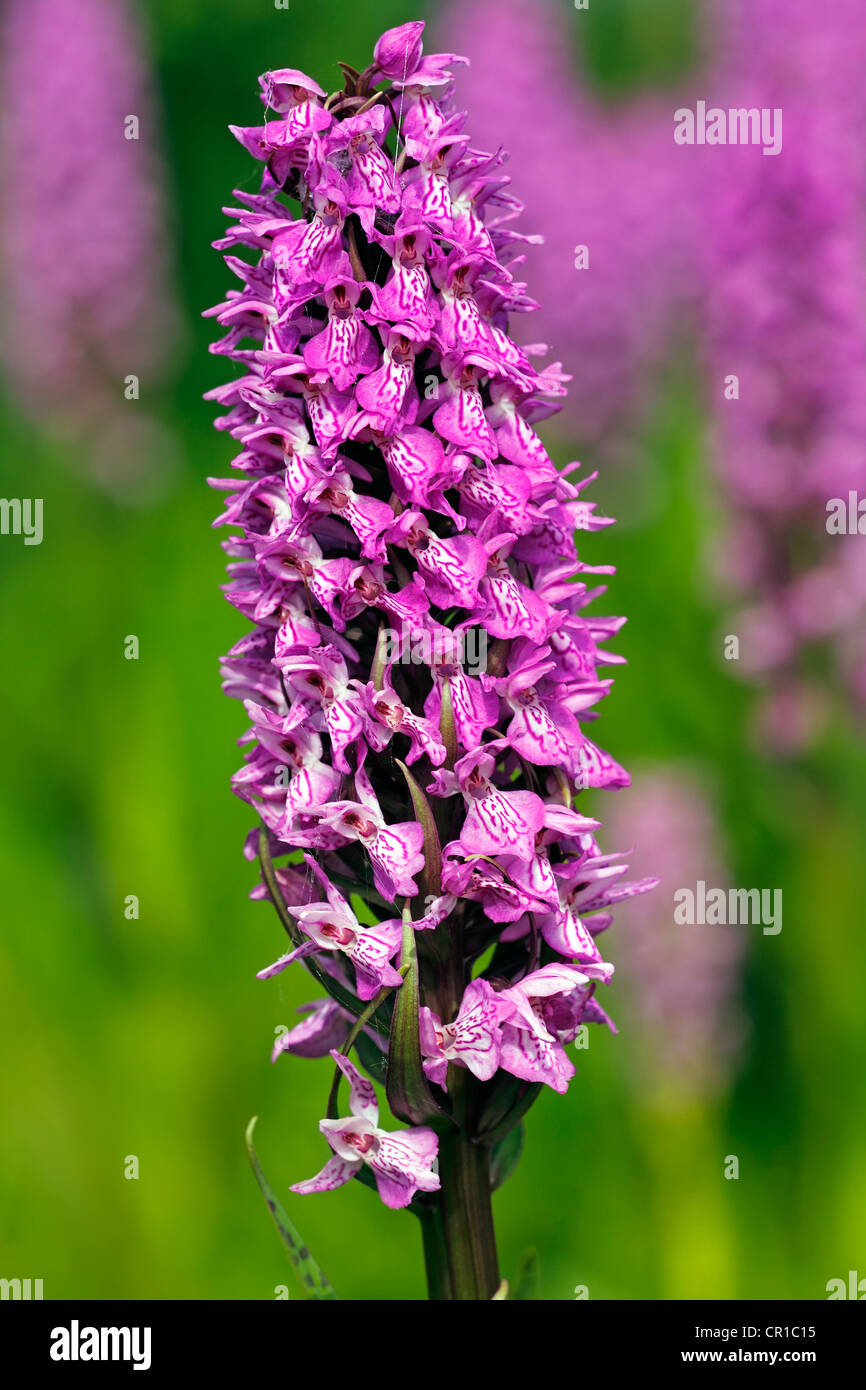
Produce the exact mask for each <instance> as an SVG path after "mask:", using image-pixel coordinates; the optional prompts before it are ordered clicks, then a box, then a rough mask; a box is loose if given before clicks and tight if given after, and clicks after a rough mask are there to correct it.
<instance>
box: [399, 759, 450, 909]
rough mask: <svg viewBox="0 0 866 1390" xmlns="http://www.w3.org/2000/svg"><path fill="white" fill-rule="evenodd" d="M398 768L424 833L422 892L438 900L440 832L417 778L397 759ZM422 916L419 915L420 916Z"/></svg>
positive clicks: (440, 873) (439, 887)
mask: <svg viewBox="0 0 866 1390" xmlns="http://www.w3.org/2000/svg"><path fill="white" fill-rule="evenodd" d="M394 761H395V762H396V764H397V766H398V767H399V769H400V771H401V772H402V774H403V776H404V777H405V778H406V786H407V787H408V788H409V795H410V796H411V798H412V809H413V811H414V812H415V819H416V820H417V821H418V823H419V824H420V826H421V827H422V829H423V831H424V868H423V870H422V873H421V892H422V894H423V895H424V897H426V898H438V897H439V895H440V893H441V892H442V848H441V846H440V844H439V831H438V830H437V829H436V821H435V819H434V816H433V812H432V810H431V808H430V802H429V801H428V800H427V798H426V796H425V795H424V793H423V791H422V790H421V788H420V787H419V786H418V783H417V782H416V781H415V778H414V777H413V776H412V774H411V772H410V771H409V769H408V767H407V766H406V764H405V763H401V761H400V759H399V758H395V759H394ZM420 915H421V914H419V916H420Z"/></svg>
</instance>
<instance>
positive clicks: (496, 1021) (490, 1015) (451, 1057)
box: [421, 979, 515, 1089]
mask: <svg viewBox="0 0 866 1390" xmlns="http://www.w3.org/2000/svg"><path fill="white" fill-rule="evenodd" d="M514 1011H515V1005H514V1004H513V1003H512V1002H511V1000H510V999H507V998H506V997H505V996H504V995H501V994H497V993H496V991H495V990H494V989H493V987H492V986H491V985H490V984H489V983H488V982H487V980H482V979H479V980H473V981H472V983H471V985H469V986H468V987H467V989H466V991H465V993H464V995H463V1001H462V1003H461V1005H460V1012H459V1013H458V1014H457V1017H456V1018H455V1019H454V1021H453V1022H452V1023H443V1022H442V1020H441V1019H440V1017H439V1015H438V1014H435V1013H434V1012H433V1010H432V1009H428V1008H426V1007H423V1008H422V1009H421V1052H422V1054H423V1055H424V1070H425V1072H426V1073H427V1075H428V1076H429V1077H430V1080H431V1081H436V1082H438V1084H439V1085H440V1086H442V1087H443V1088H445V1089H447V1087H446V1084H445V1079H446V1074H447V1071H448V1064H449V1062H452V1063H454V1064H455V1065H456V1066H461V1067H468V1068H469V1070H470V1071H471V1072H472V1074H473V1075H474V1076H477V1077H478V1079H479V1081H489V1080H490V1079H491V1077H493V1076H494V1075H495V1073H496V1070H497V1068H498V1066H499V1048H500V1030H501V1025H502V1023H503V1021H504V1020H505V1019H507V1018H510V1017H511V1015H512V1014H513V1013H514Z"/></svg>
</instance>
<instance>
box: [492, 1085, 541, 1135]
mask: <svg viewBox="0 0 866 1390" xmlns="http://www.w3.org/2000/svg"><path fill="white" fill-rule="evenodd" d="M485 1089H487V1090H489V1092H490V1094H489V1096H488V1099H487V1101H486V1103H485V1105H484V1108H483V1110H482V1111H481V1114H480V1116H479V1118H478V1136H479V1138H481V1139H484V1140H485V1141H486V1142H487V1143H488V1144H496V1143H497V1142H498V1141H499V1140H500V1139H504V1138H505V1136H506V1135H507V1134H508V1133H509V1131H510V1130H512V1129H513V1128H514V1126H515V1125H517V1124H519V1122H520V1121H521V1120H522V1119H523V1116H524V1115H525V1114H526V1112H527V1110H528V1109H529V1107H530V1106H531V1105H533V1104H534V1103H535V1101H536V1100H537V1099H538V1097H539V1096H540V1095H541V1092H542V1084H541V1082H540V1081H521V1080H520V1078H519V1077H517V1076H509V1075H508V1074H507V1073H506V1072H499V1073H498V1074H497V1076H496V1077H495V1079H494V1080H493V1081H492V1082H491V1084H490V1086H489V1087H487V1088H485Z"/></svg>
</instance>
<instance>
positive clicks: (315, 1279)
mask: <svg viewBox="0 0 866 1390" xmlns="http://www.w3.org/2000/svg"><path fill="white" fill-rule="evenodd" d="M257 1121H258V1116H257V1115H254V1116H253V1118H252V1119H251V1120H250V1122H249V1124H248V1125H247V1131H246V1135H245V1139H246V1146H247V1153H248V1154H249V1159H250V1163H251V1164H252V1169H253V1172H254V1174H255V1177H256V1182H257V1183H258V1185H259V1187H260V1188H261V1190H262V1196H263V1197H264V1199H265V1201H266V1202H267V1204H268V1211H269V1212H270V1213H271V1216H272V1217H273V1222H274V1225H275V1226H276V1228H277V1233H278V1235H279V1237H280V1240H281V1241H282V1242H283V1246H284V1247H285V1251H286V1254H287V1255H288V1257H289V1260H290V1262H291V1265H292V1268H293V1269H294V1271H295V1274H296V1275H297V1277H298V1282H299V1284H300V1285H301V1288H302V1290H303V1293H304V1297H305V1298H309V1299H335V1298H337V1297H338V1295H337V1294H336V1293H335V1292H334V1290H333V1288H332V1287H331V1285H330V1284H329V1283H328V1280H327V1279H326V1278H325V1276H324V1274H323V1273H322V1271H321V1270H320V1269H319V1266H318V1265H317V1263H316V1261H315V1260H314V1259H313V1257H312V1255H311V1254H310V1252H309V1250H308V1249H307V1247H306V1245H305V1244H304V1242H303V1240H302V1239H301V1235H300V1232H299V1231H298V1228H297V1226H295V1224H294V1223H293V1222H292V1221H290V1219H289V1217H288V1215H287V1214H286V1210H285V1208H284V1207H283V1205H282V1203H281V1202H280V1199H279V1198H278V1197H277V1195H276V1193H275V1192H274V1190H273V1188H272V1187H271V1185H270V1183H269V1182H268V1180H267V1178H266V1177H265V1175H264V1173H263V1172H262V1165H261V1164H260V1163H259V1160H258V1156H257V1154H256V1151H255V1149H254V1148H253V1130H254V1129H255V1127H256V1123H257Z"/></svg>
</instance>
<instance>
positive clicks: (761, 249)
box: [702, 0, 866, 753]
mask: <svg viewBox="0 0 866 1390" xmlns="http://www.w3.org/2000/svg"><path fill="white" fill-rule="evenodd" d="M708 21H709V26H710V31H711V32H710V36H709V37H710V46H711V49H712V52H713V55H714V64H713V67H712V68H711V69H710V76H711V77H712V82H713V89H714V90H715V91H717V92H718V93H720V97H719V100H720V104H721V105H723V106H731V107H738V108H746V109H748V108H749V107H759V108H760V107H770V108H775V109H778V110H779V111H781V113H782V117H783V127H782V129H783V131H784V137H783V145H782V149H781V151H780V153H779V154H777V155H775V156H773V157H770V158H766V159H765V158H763V157H762V158H760V159H758V160H757V161H756V160H754V159H752V158H750V156H751V155H752V154H753V151H752V150H750V149H748V148H737V147H731V148H729V149H727V150H724V151H719V150H716V149H707V150H706V151H704V152H702V153H703V159H702V168H703V175H704V178H705V180H706V189H707V196H706V199H705V202H706V206H707V208H708V210H709V213H708V218H707V232H708V238H707V239H708V243H709V246H710V255H709V257H708V258H707V266H706V270H707V272H708V273H707V284H706V312H705V322H706V324H707V327H708V332H709V339H710V342H709V351H708V358H709V365H710V371H711V376H712V387H711V396H710V399H711V401H712V404H713V408H714V412H715V423H716V429H715V436H716V438H715V451H716V458H717V466H718V471H719V474H720V476H721V479H722V482H723V485H724V488H725V491H726V493H727V497H728V500H729V502H730V504H731V511H732V519H731V522H730V525H729V528H728V535H727V538H726V543H725V544H723V546H722V547H720V551H721V553H720V554H719V556H718V558H717V559H716V561H715V568H716V569H717V570H719V571H722V570H723V575H722V576H721V577H722V579H723V583H724V587H725V588H726V589H727V590H728V592H729V593H730V594H731V595H732V596H734V597H735V598H737V599H738V600H739V601H740V605H741V609H740V612H739V613H738V614H737V615H736V617H735V619H734V623H735V624H736V625H735V626H733V629H732V630H733V631H734V632H737V633H739V634H740V636H741V650H740V662H739V669H740V670H741V671H743V673H744V674H746V675H748V676H751V677H752V678H753V679H756V680H758V681H760V682H762V683H763V684H764V686H765V687H766V696H765V699H764V701H763V702H762V705H761V707H760V709H759V712H758V727H759V730H760V741H761V744H762V746H767V745H769V746H770V747H772V748H773V749H774V751H776V752H783V753H794V752H798V751H802V749H803V747H804V746H808V744H809V743H810V742H812V740H813V739H814V737H815V735H816V734H817V732H818V731H819V730H820V728H821V725H822V723H823V722H824V720H823V714H824V712H825V711H824V710H823V708H822V707H823V706H825V705H826V700H825V698H824V696H823V693H822V692H821V690H820V687H818V686H816V683H815V681H814V679H813V676H814V671H815V668H816V657H817V658H818V660H819V661H820V659H821V656H822V652H821V649H822V648H823V649H824V651H823V664H826V663H827V653H828V652H829V655H830V658H831V661H832V663H833V664H835V665H837V666H838V667H839V668H840V669H841V672H842V674H843V676H844V677H845V679H846V681H847V684H848V687H849V689H850V690H851V691H852V693H853V695H854V698H855V701H856V702H857V703H859V704H861V705H862V704H863V696H864V690H866V683H864V679H863V673H864V670H866V641H864V637H863V631H864V620H866V565H864V563H863V559H862V537H860V536H859V535H858V534H856V533H855V534H854V535H851V534H850V533H847V532H848V527H847V524H846V525H845V526H844V528H843V529H842V531H841V532H839V533H836V532H834V530H833V523H830V522H829V520H828V517H829V514H830V513H831V512H832V511H833V508H834V499H835V504H836V505H837V506H838V508H839V510H840V511H841V510H843V508H844V510H845V511H846V512H847V502H848V497H849V492H855V493H857V494H859V496H862V495H863V494H864V479H866V467H864V437H866V258H864V251H866V169H864V163H863V158H862V139H861V135H860V131H861V128H862V121H863V116H864V112H866V101H864V92H863V81H862V73H863V68H864V64H866V27H864V25H863V11H862V7H861V6H860V5H858V4H857V3H856V0H835V3H834V4H832V5H828V6H824V7H816V6H814V5H812V4H811V3H810V0H717V2H716V3H713V4H711V5H710V6H709V10H708ZM792 247H796V248H797V253H796V254H793V253H792ZM732 377H734V378H736V382H737V385H736V389H735V391H733V392H732V390H731V389H726V383H729V382H730V381H731V378H732Z"/></svg>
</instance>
